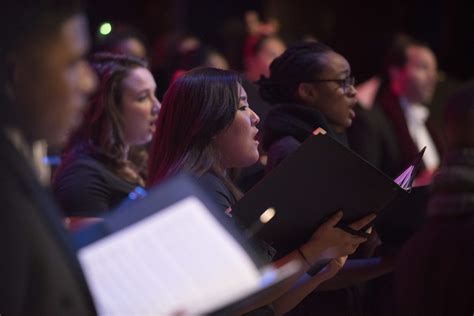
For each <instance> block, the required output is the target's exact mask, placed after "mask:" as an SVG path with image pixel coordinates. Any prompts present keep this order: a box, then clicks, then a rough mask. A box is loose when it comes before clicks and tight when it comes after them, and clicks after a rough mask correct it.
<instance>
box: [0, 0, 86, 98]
mask: <svg viewBox="0 0 474 316" xmlns="http://www.w3.org/2000/svg"><path fill="white" fill-rule="evenodd" d="M0 11H1V17H0V38H1V39H2V40H1V44H0V86H1V87H2V88H1V89H0V90H1V92H0V100H1V101H2V103H3V101H4V99H6V96H5V95H4V90H5V89H4V86H5V85H6V83H7V81H8V77H9V76H10V69H9V68H10V66H9V65H8V55H9V54H12V53H15V51H24V50H29V51H34V45H36V43H38V41H45V40H48V39H49V38H50V37H51V36H54V35H56V34H57V32H59V30H60V26H61V24H62V23H64V22H65V21H66V20H67V19H69V18H71V17H72V16H74V15H76V14H79V13H80V12H81V5H80V1H77V0H4V1H2V9H1V10H0Z"/></svg>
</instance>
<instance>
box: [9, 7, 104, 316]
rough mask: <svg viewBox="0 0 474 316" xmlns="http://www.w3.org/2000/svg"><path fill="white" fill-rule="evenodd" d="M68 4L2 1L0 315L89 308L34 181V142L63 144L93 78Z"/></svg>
mask: <svg viewBox="0 0 474 316" xmlns="http://www.w3.org/2000/svg"><path fill="white" fill-rule="evenodd" d="M86 24H87V22H86V19H85V17H84V16H83V15H82V14H81V11H80V7H79V5H78V3H77V2H76V1H70V0H68V1H52V0H51V1H48V0H38V1H23V0H15V1H10V0H7V1H4V2H3V3H2V12H1V18H0V32H1V38H2V46H1V48H0V68H1V69H0V84H1V91H0V120H1V123H0V126H1V127H0V181H1V184H0V186H1V188H2V189H1V193H0V200H1V209H2V210H1V212H0V223H1V228H0V252H1V254H2V260H0V262H1V263H0V280H1V281H0V314H2V315H94V314H95V308H94V305H93V301H92V298H91V296H90V293H89V290H88V288H87V284H86V282H85V279H84V276H83V274H82V271H81V268H80V265H79V263H78V261H77V259H76V256H75V252H74V250H73V249H72V248H71V245H70V242H69V239H68V235H67V232H66V231H65V229H64V227H63V225H62V220H61V217H60V215H59V211H58V209H57V207H56V205H55V203H54V201H53V199H52V197H51V195H50V193H49V192H48V190H46V189H45V188H44V187H42V185H41V184H40V182H39V181H38V178H37V173H36V170H35V169H34V167H33V166H34V165H35V157H34V155H33V152H32V150H31V148H32V144H33V143H34V142H35V141H37V140H45V141H46V142H47V143H48V144H49V145H52V146H58V145H61V144H63V143H64V141H65V140H66V137H67V132H68V130H70V128H71V127H73V126H74V125H76V124H77V123H78V117H80V112H81V111H82V110H83V106H84V105H85V101H86V97H87V95H88V94H89V93H90V92H92V90H93V89H94V87H95V77H94V75H93V73H92V72H91V69H90V68H89V65H88V64H87V62H86V61H85V60H84V58H83V57H84V55H85V54H86V52H87V50H88V47H89V39H88V35H87V28H86Z"/></svg>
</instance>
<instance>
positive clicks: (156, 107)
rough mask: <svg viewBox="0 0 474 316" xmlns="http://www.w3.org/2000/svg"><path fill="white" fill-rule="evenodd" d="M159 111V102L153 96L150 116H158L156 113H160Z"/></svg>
mask: <svg viewBox="0 0 474 316" xmlns="http://www.w3.org/2000/svg"><path fill="white" fill-rule="evenodd" d="M160 110H161V102H160V101H159V100H158V99H157V98H156V97H155V96H153V105H152V108H151V113H152V115H158V113H160Z"/></svg>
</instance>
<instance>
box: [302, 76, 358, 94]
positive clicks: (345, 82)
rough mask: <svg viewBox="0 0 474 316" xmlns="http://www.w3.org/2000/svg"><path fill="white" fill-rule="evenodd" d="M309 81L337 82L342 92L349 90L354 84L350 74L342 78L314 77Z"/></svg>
mask: <svg viewBox="0 0 474 316" xmlns="http://www.w3.org/2000/svg"><path fill="white" fill-rule="evenodd" d="M310 82H337V83H338V84H339V86H340V87H341V88H342V91H344V93H347V92H349V90H350V89H351V87H353V86H354V84H355V78H354V76H350V77H347V78H344V79H314V80H311V81H310Z"/></svg>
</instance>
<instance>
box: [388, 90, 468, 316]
mask: <svg viewBox="0 0 474 316" xmlns="http://www.w3.org/2000/svg"><path fill="white" fill-rule="evenodd" d="M445 128H446V136H447V153H446V155H445V156H444V161H443V165H442V166H441V168H440V170H439V171H438V172H437V173H436V175H435V177H434V180H433V184H432V186H433V194H432V196H431V199H430V203H429V205H428V210H427V212H428V222H427V223H426V224H425V225H424V227H423V228H422V230H421V231H420V232H419V233H418V234H417V235H416V236H415V237H414V238H413V239H412V240H411V241H410V242H409V243H408V244H407V245H406V246H405V248H404V249H403V251H402V253H401V255H400V256H399V258H400V260H399V262H398V265H397V267H396V271H395V293H394V299H395V304H394V307H395V309H396V310H397V315H413V316H415V315H420V316H421V315H440V316H441V315H445V316H448V315H472V314H473V312H474V264H473V262H474V82H470V83H468V84H465V85H464V86H463V87H462V88H460V90H458V91H457V92H456V93H455V94H453V95H452V96H451V97H450V98H449V99H448V102H447V107H446V109H445Z"/></svg>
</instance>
